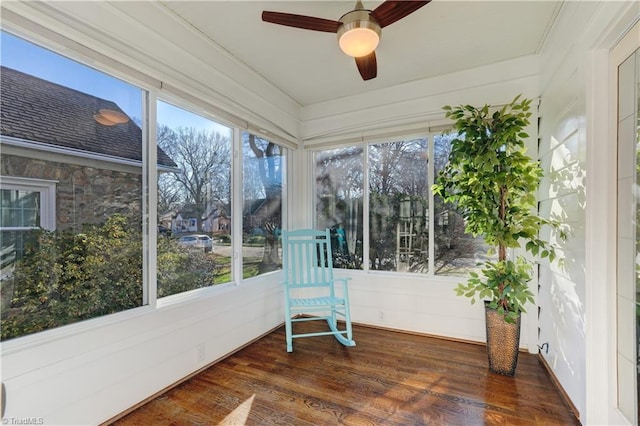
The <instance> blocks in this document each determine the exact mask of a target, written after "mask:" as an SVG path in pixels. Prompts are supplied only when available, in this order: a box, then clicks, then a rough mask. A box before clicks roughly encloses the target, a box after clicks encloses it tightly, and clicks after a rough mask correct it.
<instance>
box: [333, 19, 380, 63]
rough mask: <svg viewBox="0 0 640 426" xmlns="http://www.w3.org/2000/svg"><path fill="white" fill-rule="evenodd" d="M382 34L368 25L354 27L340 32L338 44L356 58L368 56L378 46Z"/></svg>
mask: <svg viewBox="0 0 640 426" xmlns="http://www.w3.org/2000/svg"><path fill="white" fill-rule="evenodd" d="M379 42H380V34H379V33H378V32H376V31H375V30H374V29H371V28H366V27H357V28H352V29H350V30H347V31H345V32H343V33H342V34H339V39H338V44H339V45H340V49H342V51H343V52H344V53H346V54H347V55H349V56H352V57H354V58H359V57H361V56H367V55H368V54H370V53H371V52H373V51H374V50H376V47H378V43H379Z"/></svg>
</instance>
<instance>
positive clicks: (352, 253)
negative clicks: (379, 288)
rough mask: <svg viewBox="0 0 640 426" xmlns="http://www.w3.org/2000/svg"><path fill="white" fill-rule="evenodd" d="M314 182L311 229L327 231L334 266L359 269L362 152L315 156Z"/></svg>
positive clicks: (348, 150) (353, 150)
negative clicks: (330, 241)
mask: <svg viewBox="0 0 640 426" xmlns="http://www.w3.org/2000/svg"><path fill="white" fill-rule="evenodd" d="M315 179H316V185H315V188H316V189H315V192H316V193H315V199H316V218H315V226H316V228H318V229H326V228H330V229H331V233H332V235H333V236H334V239H333V240H332V250H333V252H334V253H333V259H334V266H335V267H336V268H345V269H362V268H363V258H362V256H363V255H362V238H363V234H362V232H363V224H362V218H363V210H362V208H363V193H364V188H363V187H364V183H363V179H364V176H363V148H362V147H349V148H339V149H333V150H329V151H321V152H317V153H316V154H315Z"/></svg>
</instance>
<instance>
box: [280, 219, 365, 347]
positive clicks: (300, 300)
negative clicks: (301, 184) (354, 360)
mask: <svg viewBox="0 0 640 426" xmlns="http://www.w3.org/2000/svg"><path fill="white" fill-rule="evenodd" d="M282 251H283V253H282V270H283V274H284V298H285V328H286V334H287V352H293V339H296V338H299V337H314V336H327V335H333V336H335V338H336V339H337V340H338V341H339V342H340V343H342V344H343V345H345V346H355V345H356V342H354V341H353V338H352V337H353V336H352V330H351V313H350V311H349V293H348V290H347V280H348V279H349V278H334V277H333V260H332V255H331V235H330V231H329V229H327V230H325V231H317V230H314V229H301V230H296V231H288V232H287V231H284V232H283V233H282ZM336 282H341V283H342V285H341V286H335V283H336ZM336 287H338V288H337V289H336ZM336 290H340V291H338V292H336ZM338 317H340V319H341V320H343V321H344V329H342V330H340V329H339V328H338ZM318 320H325V321H326V322H327V324H328V325H329V330H328V331H320V332H314V333H301V334H294V332H293V323H297V322H304V321H318Z"/></svg>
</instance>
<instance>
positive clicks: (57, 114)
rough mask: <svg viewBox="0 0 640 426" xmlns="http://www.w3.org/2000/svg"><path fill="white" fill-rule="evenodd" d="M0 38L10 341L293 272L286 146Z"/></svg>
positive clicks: (0, 245) (5, 307)
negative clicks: (286, 246) (286, 264)
mask: <svg viewBox="0 0 640 426" xmlns="http://www.w3.org/2000/svg"><path fill="white" fill-rule="evenodd" d="M0 34H1V37H2V39H1V40H0V42H1V44H2V58H1V59H2V61H1V63H2V69H1V70H0V74H1V76H2V84H1V85H0V87H1V89H2V97H1V100H2V103H1V105H0V108H1V110H2V133H1V139H0V140H1V150H2V156H1V157H0V173H1V174H2V180H1V181H0V207H1V209H2V210H1V211H0V238H1V240H0V261H1V265H0V267H1V269H0V290H1V296H2V298H1V302H2V305H1V306H0V311H1V316H2V319H1V320H2V324H1V330H2V340H7V339H11V338H15V337H21V336H25V335H29V334H32V333H35V332H39V331H44V330H47V329H52V328H56V327H59V326H62V325H66V324H72V323H75V322H79V321H82V320H86V319H91V318H96V317H100V316H105V315H108V314H112V313H117V312H122V311H125V310H129V309H132V308H136V307H140V306H143V305H145V304H149V305H152V306H153V305H155V302H156V299H158V298H164V297H166V296H173V295H178V294H181V293H186V292H189V293H190V294H189V296H187V297H199V296H200V295H201V294H203V293H208V292H209V291H208V290H204V291H202V292H199V291H198V290H199V289H201V288H205V287H212V286H214V285H217V284H224V283H231V282H240V281H241V280H242V279H243V278H250V277H254V276H257V275H260V274H264V273H267V272H270V271H275V270H278V269H279V268H280V267H281V262H282V261H281V247H280V234H281V231H282V224H283V216H284V214H283V200H284V196H283V195H284V190H285V188H286V185H285V177H286V173H285V165H286V161H285V160H286V149H284V148H283V147H282V146H280V145H278V144H276V143H274V142H273V141H270V140H267V139H264V138H262V137H259V136H256V135H254V134H251V133H248V132H241V131H240V129H239V128H232V127H229V126H226V125H224V124H221V123H218V122H216V121H213V120H211V119H209V118H206V116H207V115H208V111H207V110H206V108H205V109H204V110H201V108H202V103H201V102H197V103H199V104H200V105H199V106H198V107H197V108H193V110H201V111H202V112H201V113H199V114H196V113H193V112H190V111H188V110H187V109H185V108H182V107H180V106H177V105H178V104H179V105H185V106H187V105H193V103H191V102H189V99H183V98H182V97H181V96H176V94H175V93H166V92H163V90H160V93H159V94H158V96H159V97H162V98H165V97H166V98H167V99H171V100H172V102H171V103H169V102H165V101H161V100H158V99H157V97H156V94H155V93H156V90H153V91H146V90H144V89H143V88H140V87H136V86H133V85H131V84H128V83H126V82H124V81H121V80H119V79H117V78H114V77H112V76H109V75H106V74H104V73H102V72H100V71H97V70H95V69H93V68H90V67H87V66H84V65H82V64H79V63H77V62H75V61H73V60H70V59H68V58H64V57H62V56H60V55H57V54H55V53H53V52H50V51H48V50H46V49H43V48H41V47H38V46H36V45H34V44H31V43H28V42H26V41H25V40H22V39H20V38H18V37H15V36H13V35H11V34H8V33H5V32H1V33H0ZM182 96H185V95H182ZM154 105H155V108H154V107H153V106H154ZM148 126H155V131H152V129H151V128H149V127H148ZM147 130H148V131H147ZM144 135H149V137H153V135H155V136H156V139H155V140H148V141H147V140H144V139H143V137H145V136H144ZM154 143H157V145H156V146H155V148H156V149H153V148H154V145H153V144H154ZM154 151H155V152H156V156H155V158H150V155H149V152H154ZM232 153H235V155H232ZM147 157H149V158H147ZM240 158H241V161H240ZM235 159H238V160H235ZM235 167H237V168H239V169H241V170H236V169H234V168H235ZM234 170H235V171H234ZM150 176H153V177H154V178H157V180H156V182H151V181H150V179H149V177H150ZM156 188H157V191H156V190H155V189H156ZM232 188H234V189H233V192H234V193H235V195H234V194H233V193H232ZM238 197H242V199H241V200H238ZM234 200H235V201H234ZM234 214H235V215H237V217H241V220H237V221H236V222H235V226H234V221H233V215H234ZM239 222H240V223H239ZM240 225H241V226H240ZM234 233H235V234H237V235H236V236H235V238H234V237H233V236H234ZM240 250H241V253H240ZM239 254H241V256H239ZM240 259H242V264H241V265H240V262H241V260H240ZM154 290H155V291H154ZM176 300H184V298H182V297H178V298H166V299H164V302H165V303H173V302H174V301H176Z"/></svg>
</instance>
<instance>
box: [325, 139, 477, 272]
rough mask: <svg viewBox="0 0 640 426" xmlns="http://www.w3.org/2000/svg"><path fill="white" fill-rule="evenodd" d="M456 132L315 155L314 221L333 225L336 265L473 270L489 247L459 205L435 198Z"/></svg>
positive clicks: (419, 269)
mask: <svg viewBox="0 0 640 426" xmlns="http://www.w3.org/2000/svg"><path fill="white" fill-rule="evenodd" d="M453 137H454V136H452V135H433V136H432V137H429V138H427V137H424V138H416V139H408V140H396V141H391V142H386V143H375V144H369V145H366V146H362V145H360V146H352V147H347V148H339V149H333V150H327V151H318V152H315V153H314V164H315V179H316V182H315V203H316V204H315V226H316V228H318V229H325V228H327V227H329V228H331V229H332V231H333V230H335V236H336V239H335V241H332V243H333V250H334V258H335V259H336V260H335V265H334V266H336V267H340V268H350V269H366V270H378V271H395V272H405V273H419V274H429V275H454V276H456V275H465V274H467V273H468V272H469V271H471V270H472V269H474V268H475V264H476V263H477V261H478V260H479V259H480V256H486V249H487V247H485V246H484V244H483V242H482V239H480V238H473V237H472V236H471V235H469V234H466V233H465V223H464V220H463V219H462V216H461V215H460V214H459V213H458V212H457V211H456V209H455V206H450V205H445V204H443V203H442V200H440V199H439V198H438V197H436V198H435V199H433V194H432V193H431V185H432V183H433V176H435V175H436V174H437V173H438V172H439V170H440V169H442V167H444V165H445V164H446V161H447V159H448V155H449V151H450V148H451V144H450V141H451V140H452V139H453ZM365 150H366V155H364V152H365ZM431 158H433V161H429V160H430V159H431ZM363 170H366V171H367V173H366V178H367V179H366V186H365V183H364V176H365V175H364V173H363ZM364 188H366V191H365V190H364ZM363 200H366V201H363ZM363 206H366V209H363ZM365 217H366V218H368V227H367V229H366V235H365V233H364V232H363V229H364V225H363V223H364V218H365ZM363 241H364V242H365V243H364V244H363ZM364 245H366V247H363V246H364ZM364 249H366V250H364ZM364 258H368V261H367V262H363V259H364Z"/></svg>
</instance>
